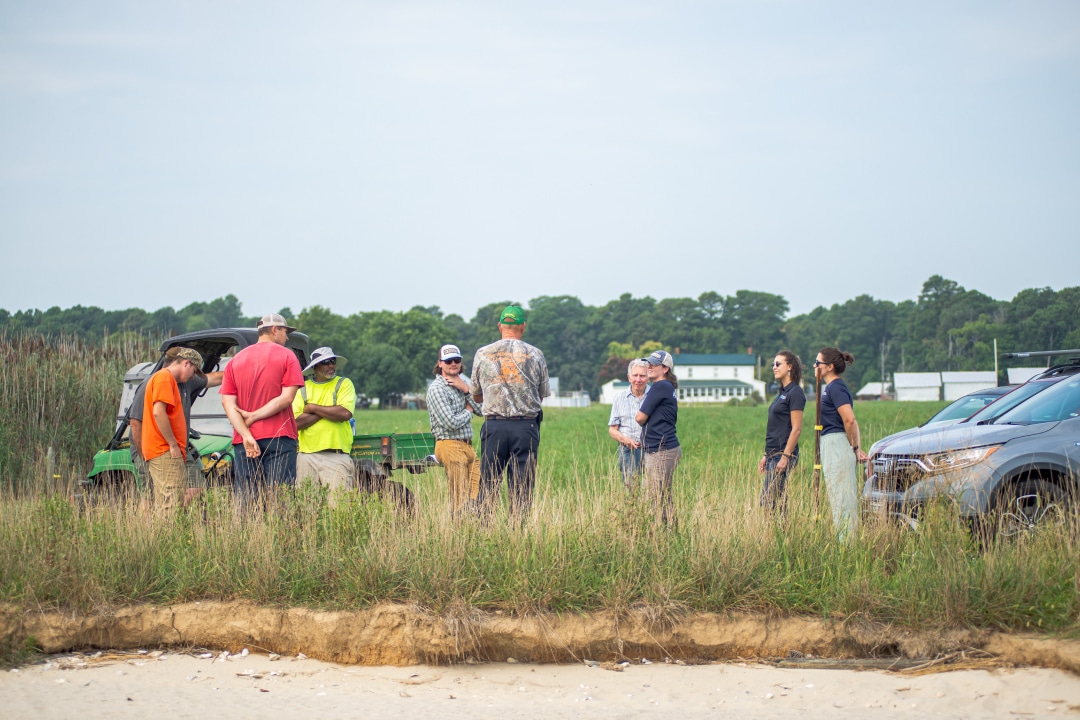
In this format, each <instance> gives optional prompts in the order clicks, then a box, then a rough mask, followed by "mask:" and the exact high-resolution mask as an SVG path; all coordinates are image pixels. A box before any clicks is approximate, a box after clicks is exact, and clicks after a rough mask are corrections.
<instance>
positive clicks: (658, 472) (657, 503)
mask: <svg viewBox="0 0 1080 720" xmlns="http://www.w3.org/2000/svg"><path fill="white" fill-rule="evenodd" d="M680 460H682V446H679V447H673V448H671V449H669V450H657V451H656V452H652V453H651V452H647V453H645V499H646V500H648V501H649V504H651V505H652V507H653V512H655V513H656V517H657V519H658V520H660V521H662V522H664V523H665V524H669V525H670V524H671V523H673V522H675V498H674V496H673V495H672V492H671V486H672V484H673V482H674V479H675V468H677V467H679V461H680Z"/></svg>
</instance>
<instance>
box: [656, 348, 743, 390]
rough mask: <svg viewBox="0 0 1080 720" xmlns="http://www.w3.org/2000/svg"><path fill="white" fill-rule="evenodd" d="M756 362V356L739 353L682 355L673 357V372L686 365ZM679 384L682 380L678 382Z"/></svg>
mask: <svg viewBox="0 0 1080 720" xmlns="http://www.w3.org/2000/svg"><path fill="white" fill-rule="evenodd" d="M756 362H757V356H756V355H743V354H741V353H729V354H726V355H710V354H703V353H682V354H681V355H676V356H675V372H676V373H678V371H679V370H678V369H679V368H680V367H686V366H687V365H749V366H751V367H752V366H753V365H754V364H755V363H756ZM679 382H680V383H681V382H682V380H679Z"/></svg>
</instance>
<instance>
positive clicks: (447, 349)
mask: <svg viewBox="0 0 1080 720" xmlns="http://www.w3.org/2000/svg"><path fill="white" fill-rule="evenodd" d="M461 362H462V361H461V351H460V350H458V348H457V346H456V345H443V346H442V347H441V348H440V349H439V361H438V362H437V363H436V364H435V379H434V380H433V381H432V383H431V385H429V386H428V391H427V407H428V417H429V418H430V419H431V434H432V435H434V436H435V459H436V460H438V461H439V462H440V463H442V466H443V467H444V468H446V479H447V481H448V482H449V484H450V514H451V515H457V514H458V513H460V512H461V511H462V509H464V508H465V506H466V505H468V504H469V501H470V500H475V499H476V496H477V494H478V493H479V491H480V461H479V460H478V459H477V457H476V451H475V450H473V446H472V436H473V430H472V416H473V415H480V414H481V413H480V406H479V405H477V403H476V402H475V401H474V400H473V399H472V398H471V397H470V396H469V383H468V382H466V381H465V380H462V378H461Z"/></svg>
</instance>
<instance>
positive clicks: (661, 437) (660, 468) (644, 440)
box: [635, 350, 682, 524]
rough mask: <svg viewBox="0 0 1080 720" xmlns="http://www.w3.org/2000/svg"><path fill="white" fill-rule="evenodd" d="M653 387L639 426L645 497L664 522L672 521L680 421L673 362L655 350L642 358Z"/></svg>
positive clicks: (646, 399) (640, 413)
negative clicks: (676, 427) (647, 364)
mask: <svg viewBox="0 0 1080 720" xmlns="http://www.w3.org/2000/svg"><path fill="white" fill-rule="evenodd" d="M642 359H643V360H644V361H645V362H647V363H649V366H648V367H647V368H646V369H645V371H646V374H647V375H648V377H649V381H650V382H651V383H652V385H650V386H649V391H648V392H647V393H645V399H644V400H642V401H641V408H640V409H639V410H638V413H637V416H636V417H635V419H636V420H637V423H638V425H641V426H642V428H643V429H642V431H641V447H642V448H644V449H645V497H646V498H647V499H648V500H649V502H651V503H652V505H653V508H654V509H655V511H656V515H657V517H658V518H659V519H660V520H661V521H663V522H664V523H667V524H671V523H674V522H675V502H674V500H673V499H672V495H671V484H672V481H673V479H674V476H675V468H677V467H678V466H679V460H681V459H682V448H681V447H679V438H678V436H677V435H676V434H675V424H676V423H677V422H678V420H679V400H678V398H677V397H676V395H675V388H677V387H678V386H679V381H678V379H677V378H676V377H675V372H674V371H673V368H674V367H675V360H674V358H672V357H671V355H670V354H669V353H666V352H664V351H663V350H657V351H656V352H654V353H653V354H652V355H650V356H649V357H647V358H642Z"/></svg>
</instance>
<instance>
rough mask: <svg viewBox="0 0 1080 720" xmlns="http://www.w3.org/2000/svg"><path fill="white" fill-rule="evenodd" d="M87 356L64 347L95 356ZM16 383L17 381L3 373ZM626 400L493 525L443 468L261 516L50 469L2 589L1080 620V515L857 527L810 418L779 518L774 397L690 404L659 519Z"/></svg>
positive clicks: (373, 417) (1071, 627)
mask: <svg viewBox="0 0 1080 720" xmlns="http://www.w3.org/2000/svg"><path fill="white" fill-rule="evenodd" d="M35 352H39V351H34V350H33V349H31V350H30V351H24V352H22V353H21V354H20V355H21V356H24V357H37V355H35V354H34V353H35ZM40 352H45V351H44V350H42V351H40ZM77 356H78V352H73V353H71V354H70V356H69V357H67V358H66V359H63V360H60V361H58V365H62V366H63V367H68V368H69V369H71V370H72V373H74V374H77V373H78V372H79V371H77V370H76V369H74V368H73V367H72V364H73V363H75V358H76V357H77ZM137 359H141V358H139V357H136V358H131V357H125V356H122V355H118V356H117V357H115V358H114V359H113V360H111V361H110V362H113V363H114V364H115V365H116V366H117V367H114V368H113V369H111V370H110V369H107V368H105V367H103V366H102V365H103V364H104V362H105V361H93V360H89V361H87V362H89V363H94V362H98V363H101V364H100V365H96V366H94V367H96V368H97V370H96V371H95V372H97V373H99V374H103V375H109V376H110V377H109V381H108V382H106V383H105V385H106V387H107V389H106V390H104V391H102V397H101V398H99V399H97V400H95V401H94V402H95V403H98V404H100V405H101V407H102V411H101V414H102V417H101V418H100V419H99V420H97V421H96V422H97V424H98V426H99V427H98V428H97V429H96V430H94V431H91V430H80V431H79V432H81V433H84V434H86V435H88V436H90V435H92V436H93V437H92V438H91V437H86V438H84V439H83V440H82V441H80V442H81V444H79V443H74V442H73V443H70V444H68V445H65V446H63V447H64V448H65V449H64V450H63V452H64V453H65V454H64V455H63V456H64V457H65V458H68V460H67V461H68V462H70V463H72V466H73V467H77V468H79V469H81V470H82V471H83V472H85V467H86V466H87V465H88V464H89V455H90V452H91V450H92V449H93V448H95V447H97V446H99V445H100V444H102V443H103V442H104V440H105V438H106V437H107V436H108V434H109V431H110V429H111V427H112V418H111V414H112V412H113V411H114V405H115V402H116V395H117V393H118V391H119V379H118V378H119V373H120V371H121V370H122V369H123V367H120V366H124V367H126V365H129V364H132V363H133V362H134V361H135V360H137ZM35 362H36V361H35ZM26 372H27V373H29V372H30V371H29V370H26ZM87 372H88V374H89V375H94V372H90V371H89V370H88V371H87ZM4 382H5V387H7V384H8V383H11V382H14V380H13V379H12V378H9V377H7V375H5V380H4ZM20 382H23V381H21V380H20ZM39 382H40V383H41V384H42V385H43V386H47V387H48V388H50V394H49V397H53V395H52V393H59V394H60V395H62V396H63V397H62V398H55V399H56V400H57V402H62V403H63V404H62V405H61V407H67V408H70V407H71V406H72V405H71V404H72V403H73V402H74V398H73V397H72V396H76V397H78V396H81V395H83V394H85V393H86V392H87V390H86V388H87V387H89V386H90V385H91V384H92V382H97V380H93V381H91V379H90V378H85V379H79V380H75V381H72V382H70V383H64V382H61V381H60V380H58V379H55V380H44V379H43V380H41V381H39ZM50 383H51V384H50ZM19 387H22V388H24V389H23V390H21V391H20V392H22V393H23V394H24V395H25V397H22V398H19V399H18V401H19V402H22V403H24V405H31V406H33V405H34V404H35V403H38V404H40V403H41V402H42V401H41V400H39V399H34V400H33V402H28V401H29V400H30V399H31V398H39V394H38V393H39V391H38V390H31V389H29V388H32V387H35V388H36V387H37V385H32V384H31V385H27V384H26V383H25V382H24V383H23V384H22V385H20V386H19ZM4 392H11V391H10V390H4ZM8 397H10V396H8ZM940 405H941V404H940V403H937V404H935V403H930V404H922V405H920V404H911V403H860V404H858V405H857V406H856V415H857V416H858V418H859V421H860V425H861V426H862V429H863V438H864V439H863V444H864V445H867V446H868V445H869V444H870V442H872V441H873V440H875V439H877V438H879V437H881V436H883V435H885V434H887V433H889V432H892V431H894V430H897V429H901V428H903V427H908V426H911V425H914V424H916V423H917V422H919V421H921V420H922V419H924V418H925V417H927V416H929V415H930V414H932V413H933V411H934V410H936V409H938V408H939V407H940ZM607 413H608V409H607V408H605V407H594V408H592V409H588V410H575V409H565V410H555V411H551V412H549V413H547V417H546V419H545V421H544V425H543V428H542V442H541V446H540V465H539V479H538V485H537V493H536V501H535V504H534V507H533V509H532V512H531V513H530V514H529V516H528V517H526V518H525V519H523V520H521V521H512V520H511V519H510V518H508V517H507V516H506V515H505V514H501V515H498V516H497V517H496V518H495V520H494V521H493V522H491V523H490V524H486V525H485V524H482V523H480V522H478V521H476V520H475V519H471V518H469V519H465V520H459V521H454V520H452V519H451V518H450V516H449V513H448V512H447V508H448V505H449V502H448V497H447V492H446V481H445V475H444V474H443V471H442V470H441V469H438V468H434V469H431V470H430V471H429V472H427V473H425V474H422V475H416V476H408V475H406V476H403V477H399V478H398V479H399V480H403V481H405V482H406V483H407V484H408V485H409V487H410V488H411V489H412V490H413V492H414V493H415V495H416V499H417V507H418V511H417V513H416V514H415V515H414V516H412V517H403V516H401V515H399V514H397V513H396V512H395V511H394V508H393V507H391V506H390V505H388V504H387V503H384V502H382V501H380V500H378V499H375V498H370V497H367V496H362V495H351V494H350V495H346V496H343V497H342V498H340V499H339V502H337V503H336V504H330V503H327V502H325V501H324V498H323V497H322V496H321V494H320V492H319V491H318V490H317V489H313V488H310V487H305V488H300V489H298V490H297V491H295V492H293V493H289V494H286V495H284V496H283V497H282V498H280V502H277V503H272V504H271V505H270V510H268V511H267V512H266V513H265V514H259V515H257V516H246V515H241V514H238V513H237V512H236V510H235V507H234V504H233V502H232V499H231V497H230V496H229V494H228V493H227V491H224V490H214V491H211V492H210V493H209V494H207V495H206V496H205V499H204V502H202V503H200V504H199V505H197V506H193V507H191V508H189V509H187V510H185V511H182V512H180V513H179V514H177V515H175V516H173V517H160V516H157V515H154V514H153V513H150V512H148V511H147V510H146V509H145V508H144V507H143V506H142V505H140V504H139V503H138V502H137V501H136V502H133V503H132V504H129V505H113V504H94V503H90V504H87V505H80V504H77V503H75V502H73V501H71V500H70V499H69V493H68V492H67V490H68V489H69V488H65V487H64V486H62V485H57V484H51V485H50V484H46V483H45V482H44V481H41V480H40V479H39V476H37V475H34V476H32V477H29V478H26V481H25V483H23V484H22V485H20V486H19V487H21V488H23V489H25V488H26V487H33V488H35V489H37V490H41V491H40V492H34V493H27V492H21V493H18V494H16V493H14V492H13V491H12V486H11V485H10V484H9V485H8V489H7V490H6V491H5V492H3V493H2V495H0V600H3V601H6V602H10V603H15V604H17V605H22V606H25V607H42V606H44V607H63V608H70V609H81V610H87V609H93V608H99V607H112V606H116V605H121V604H128V603H139V602H150V603H175V602H183V601H191V600H197V599H215V598H217V599H234V598H244V599H249V600H252V601H255V602H257V603H262V604H271V605H281V606H288V605H303V606H311V607H319V608H331V609H348V608H359V607H365V606H370V605H372V604H375V603H378V602H387V601H389V602H403V603H413V604H417V605H419V606H422V607H425V608H427V609H429V610H431V611H432V612H436V613H440V614H443V615H446V616H456V617H460V616H464V615H465V614H467V613H471V612H475V611H476V610H478V609H479V610H504V611H509V612H514V613H522V614H530V613H539V612H561V613H565V612H591V611H598V610H604V611H610V612H614V613H623V612H626V611H628V610H631V609H635V610H640V609H644V610H647V611H649V612H651V613H653V615H654V616H655V617H658V618H673V617H676V616H678V615H679V614H681V613H684V612H687V611H711V612H733V611H756V612H764V613H793V614H808V615H814V616H821V617H828V618H840V619H844V618H851V617H859V618H866V619H870V620H876V621H881V622H890V623H896V624H899V625H903V626H909V627H913V628H927V627H942V628H945V627H957V626H977V627H994V628H1009V629H1025V630H1038V631H1048V632H1062V631H1065V632H1071V631H1075V630H1076V629H1077V620H1076V618H1077V613H1078V611H1080V593H1078V592H1077V590H1078V584H1077V583H1078V578H1080V572H1078V571H1080V568H1078V565H1080V552H1078V550H1080V547H1078V544H1080V543H1078V539H1077V538H1078V537H1080V535H1078V533H1077V532H1076V531H1077V528H1076V523H1075V522H1070V523H1068V524H1067V525H1066V526H1064V527H1055V528H1047V529H1046V530H1045V531H1044V532H1041V533H1039V534H1038V535H1036V536H1033V537H1029V538H1024V539H1021V540H1020V541H1018V542H1011V543H1002V544H1000V545H994V546H992V547H990V548H989V549H986V550H980V549H977V548H976V547H975V546H974V544H973V542H972V539H971V537H970V536H969V535H968V533H967V532H966V530H965V529H964V528H963V527H962V526H961V525H960V524H959V523H958V522H957V521H956V518H955V513H954V512H953V509H952V508H950V507H949V506H948V505H947V504H945V503H943V504H942V505H941V506H940V507H935V508H933V509H932V511H931V512H929V513H928V515H927V517H926V518H925V522H924V523H923V527H922V530H921V531H920V532H919V533H911V532H905V531H901V530H899V529H898V528H895V527H892V526H889V525H884V524H882V525H874V524H867V525H864V526H862V527H861V528H860V529H859V531H858V532H857V533H855V535H854V537H853V538H852V540H851V541H850V542H844V543H841V542H838V541H837V539H836V534H835V532H834V530H833V528H832V524H831V520H830V516H829V513H828V510H827V507H826V506H825V499H824V497H822V499H821V503H820V504H817V503H815V500H814V496H813V492H812V490H811V486H810V476H811V471H810V468H811V465H812V463H811V462H810V457H811V450H812V438H813V434H812V432H811V431H810V423H812V420H810V419H809V417H808V418H807V428H806V429H805V434H804V438H805V440H804V442H803V443H802V446H803V452H804V461H803V463H802V465H801V466H800V467H799V468H798V469H797V470H796V472H795V474H794V477H793V478H792V480H791V482H790V499H789V504H788V510H787V513H786V515H785V516H783V517H778V518H771V517H768V516H766V515H765V514H763V513H762V512H761V510H760V508H759V507H758V505H757V495H758V492H759V489H760V483H761V477H760V475H759V474H758V473H757V461H758V457H759V454H760V451H761V443H762V436H763V434H764V426H765V419H766V414H765V408H761V407H759V408H730V407H684V408H683V409H682V412H681V413H680V421H679V435H680V439H681V440H682V443H683V446H684V461H683V464H682V465H681V466H680V468H679V470H678V472H677V473H676V480H675V491H676V512H677V516H678V520H679V522H678V525H677V527H675V528H668V527H663V526H658V525H657V524H656V523H655V522H654V520H653V517H652V515H651V513H650V512H649V509H648V508H646V507H643V506H642V505H641V504H640V503H639V502H638V501H636V500H634V499H632V498H629V497H627V495H626V493H625V491H624V489H623V486H622V482H621V479H620V478H619V476H618V471H617V469H616V463H615V453H614V450H615V445H614V443H613V442H612V441H611V440H610V438H609V437H608V436H607V431H606V421H607ZM41 414H42V413H39V415H41ZM808 415H809V413H808ZM69 416H70V413H59V414H58V413H55V412H54V413H53V415H51V416H49V417H52V418H53V419H52V420H34V424H33V425H32V427H29V428H26V429H16V430H15V431H16V432H20V433H23V435H21V436H20V437H22V438H24V439H23V440H22V442H23V445H21V446H20V448H26V452H28V453H30V456H31V457H37V456H38V455H40V448H41V447H43V446H44V445H45V443H46V442H55V443H57V445H60V440H59V439H58V438H59V437H60V436H63V435H65V434H66V433H68V432H69V428H70V425H69V422H70V421H71V418H70V417H69ZM79 422H81V420H80V421H79ZM88 422H89V421H88ZM52 423H56V424H59V425H61V427H62V429H60V430H58V429H57V428H54V427H52V426H51V424H52ZM426 424H427V419H426V413H424V412H416V411H412V412H409V411H382V412H361V413H358V414H357V425H358V428H357V431H358V432H376V431H378V432H390V431H400V432H406V431H417V430H424V429H426ZM5 432H11V430H10V429H9V430H5ZM34 453H37V455H35V454H34ZM23 462H26V463H27V465H25V467H31V466H32V463H29V462H28V461H27V460H25V459H24V460H23Z"/></svg>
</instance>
